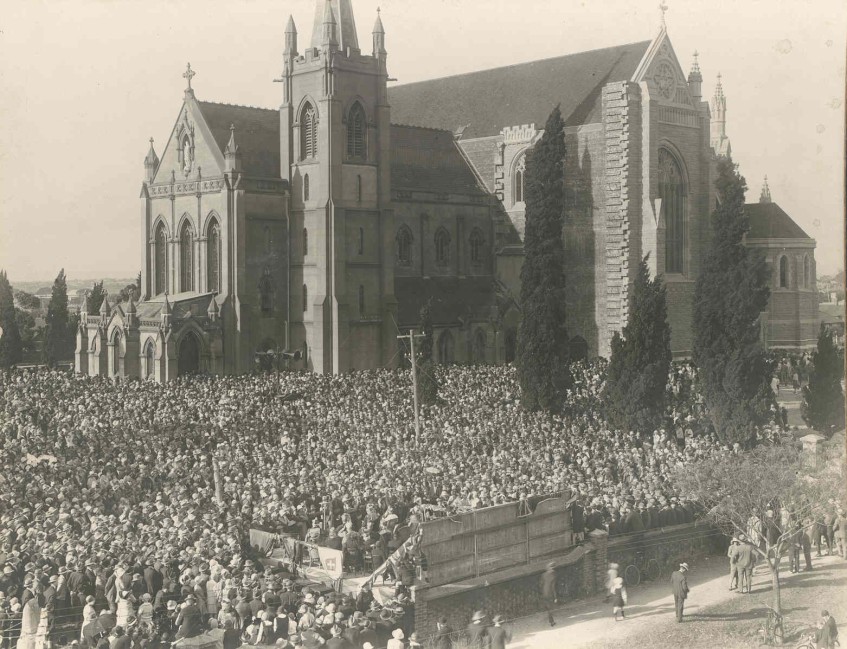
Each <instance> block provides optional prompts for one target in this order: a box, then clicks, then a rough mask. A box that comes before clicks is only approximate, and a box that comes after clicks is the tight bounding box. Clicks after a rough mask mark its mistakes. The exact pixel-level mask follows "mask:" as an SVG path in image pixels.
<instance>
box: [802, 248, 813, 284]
mask: <svg viewBox="0 0 847 649" xmlns="http://www.w3.org/2000/svg"><path fill="white" fill-rule="evenodd" d="M803 288H812V260H811V259H809V255H803Z"/></svg>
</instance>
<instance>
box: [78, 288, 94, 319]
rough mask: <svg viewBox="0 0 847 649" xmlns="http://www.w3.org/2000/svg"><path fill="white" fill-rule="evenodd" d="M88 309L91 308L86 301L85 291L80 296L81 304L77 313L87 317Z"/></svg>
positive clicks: (86, 293) (86, 292)
mask: <svg viewBox="0 0 847 649" xmlns="http://www.w3.org/2000/svg"><path fill="white" fill-rule="evenodd" d="M89 308H91V307H90V303H89V301H88V291H87V290H86V291H85V293H83V295H82V304H80V308H79V312H80V313H81V314H83V315H88V309H89ZM83 324H85V323H83Z"/></svg>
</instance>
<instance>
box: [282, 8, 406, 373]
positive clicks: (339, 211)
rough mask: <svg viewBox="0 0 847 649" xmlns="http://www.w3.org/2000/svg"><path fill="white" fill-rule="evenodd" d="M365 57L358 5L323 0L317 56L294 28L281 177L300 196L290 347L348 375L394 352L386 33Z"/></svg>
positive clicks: (322, 367)
mask: <svg viewBox="0 0 847 649" xmlns="http://www.w3.org/2000/svg"><path fill="white" fill-rule="evenodd" d="M373 32H374V33H373V44H374V47H373V52H372V53H370V54H363V53H362V51H361V50H360V49H359V41H358V36H357V33H356V22H355V19H354V16H353V8H352V5H351V0H316V8H315V17H314V21H313V29H312V35H311V40H310V41H309V46H308V48H307V49H306V50H305V51H304V52H302V53H300V52H298V48H297V40H298V39H297V28H296V26H295V24H294V20H293V18H292V19H289V21H288V26H287V27H286V29H285V52H284V56H283V74H282V78H281V79H279V81H280V82H281V83H282V85H283V101H282V105H281V106H280V140H281V141H280V169H281V175H282V177H283V178H284V179H286V180H288V181H289V183H290V187H291V209H290V214H291V217H290V218H291V222H290V232H291V235H290V245H291V253H290V264H291V272H290V273H289V276H290V280H289V284H290V285H289V292H290V295H291V314H292V315H291V321H290V323H289V326H290V348H291V349H292V350H300V351H302V352H303V354H304V357H305V358H304V360H305V366H306V367H307V368H309V369H311V370H314V371H316V372H321V373H330V372H331V373H340V372H346V371H349V370H353V369H368V368H373V367H383V366H386V365H389V364H390V363H391V361H392V359H393V358H394V357H395V351H396V349H397V341H396V335H397V331H396V328H395V321H396V310H397V306H396V300H395V298H394V217H393V212H392V209H391V186H390V182H391V176H390V148H389V137H390V129H391V126H390V114H389V107H388V99H387V81H388V73H387V68H386V52H385V32H384V29H383V27H382V21H381V19H380V18H379V16H377V20H376V24H375V25H374V30H373Z"/></svg>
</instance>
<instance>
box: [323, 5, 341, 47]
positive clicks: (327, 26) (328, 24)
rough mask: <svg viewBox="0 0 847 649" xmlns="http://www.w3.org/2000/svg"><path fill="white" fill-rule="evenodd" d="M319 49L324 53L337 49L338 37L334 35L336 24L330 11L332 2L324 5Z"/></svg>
mask: <svg viewBox="0 0 847 649" xmlns="http://www.w3.org/2000/svg"><path fill="white" fill-rule="evenodd" d="M321 25H322V26H321V47H322V48H323V49H324V50H326V51H331V50H337V49H338V36H337V34H336V31H337V28H338V22H337V21H336V20H335V14H334V13H333V11H332V1H331V0H326V2H325V3H324V16H323V21H322V23H321Z"/></svg>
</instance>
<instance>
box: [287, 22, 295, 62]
mask: <svg viewBox="0 0 847 649" xmlns="http://www.w3.org/2000/svg"><path fill="white" fill-rule="evenodd" d="M285 53H286V54H289V55H291V56H297V27H296V26H295V25H294V16H288V24H287V25H286V26H285Z"/></svg>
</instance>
